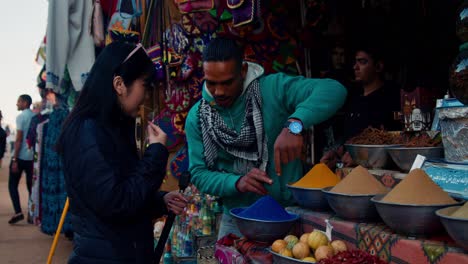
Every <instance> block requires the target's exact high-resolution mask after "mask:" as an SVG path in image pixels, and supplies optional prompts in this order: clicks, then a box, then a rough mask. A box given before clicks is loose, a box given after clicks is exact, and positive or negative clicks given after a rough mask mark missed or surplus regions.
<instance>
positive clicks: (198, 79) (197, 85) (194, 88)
mask: <svg viewBox="0 0 468 264" xmlns="http://www.w3.org/2000/svg"><path fill="white" fill-rule="evenodd" d="M188 85H189V92H190V95H191V97H192V99H193V101H194V102H198V100H200V99H201V96H202V89H203V72H202V71H195V73H194V74H193V75H192V78H190V79H189V80H188Z"/></svg>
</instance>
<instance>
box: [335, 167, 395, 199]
mask: <svg viewBox="0 0 468 264" xmlns="http://www.w3.org/2000/svg"><path fill="white" fill-rule="evenodd" d="M331 192H335V193H343V194H383V193H387V192H388V190H387V188H385V186H384V185H383V184H382V183H381V182H379V181H378V180H377V179H376V178H375V177H374V176H372V174H370V173H369V171H368V170H367V169H366V168H364V167H362V166H357V167H356V168H354V169H353V170H352V171H351V172H350V173H349V174H348V175H347V176H346V177H345V178H344V179H343V180H342V181H341V182H340V183H338V184H337V185H336V186H335V187H333V189H331Z"/></svg>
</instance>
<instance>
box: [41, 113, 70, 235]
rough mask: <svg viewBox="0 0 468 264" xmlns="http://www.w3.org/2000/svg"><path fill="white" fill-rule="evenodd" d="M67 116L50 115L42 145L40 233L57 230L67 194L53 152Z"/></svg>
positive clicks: (67, 229)
mask: <svg viewBox="0 0 468 264" xmlns="http://www.w3.org/2000/svg"><path fill="white" fill-rule="evenodd" d="M67 115H68V110H66V109H56V110H55V111H54V112H52V113H51V114H50V117H49V123H48V127H47V136H46V137H45V139H44V141H45V145H44V152H43V153H44V155H43V158H44V163H43V168H42V174H41V177H40V181H41V188H42V191H41V213H42V222H41V231H42V232H44V233H45V234H48V235H53V234H54V233H55V231H56V230H57V227H58V224H59V221H60V218H61V215H62V211H63V207H64V205H65V200H66V198H67V193H66V190H65V179H64V174H63V167H62V163H61V160H60V156H59V155H58V153H57V152H56V151H55V145H56V142H57V139H58V137H59V135H60V131H61V127H62V124H63V122H64V120H65V118H66V117H67ZM62 232H63V233H65V234H67V233H70V232H72V229H71V222H70V218H69V217H68V216H67V218H66V219H65V223H64V225H63V228H62Z"/></svg>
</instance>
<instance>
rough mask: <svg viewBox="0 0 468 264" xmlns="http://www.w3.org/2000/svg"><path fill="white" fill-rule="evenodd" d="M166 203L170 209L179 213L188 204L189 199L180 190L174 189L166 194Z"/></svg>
mask: <svg viewBox="0 0 468 264" xmlns="http://www.w3.org/2000/svg"><path fill="white" fill-rule="evenodd" d="M164 203H165V204H166V207H167V209H168V210H169V211H172V212H173V213H174V214H176V215H179V214H181V213H182V212H184V208H185V207H186V206H187V199H185V197H184V196H183V195H182V193H180V192H179V191H172V192H169V193H167V194H166V195H164Z"/></svg>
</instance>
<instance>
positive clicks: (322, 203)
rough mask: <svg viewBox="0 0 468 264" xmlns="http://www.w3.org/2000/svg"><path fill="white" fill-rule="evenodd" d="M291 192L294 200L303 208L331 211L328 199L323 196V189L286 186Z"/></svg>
mask: <svg viewBox="0 0 468 264" xmlns="http://www.w3.org/2000/svg"><path fill="white" fill-rule="evenodd" d="M286 186H287V187H288V188H289V190H290V191H291V193H292V195H293V197H294V200H295V201H296V202H297V203H298V204H299V205H300V206H301V207H303V208H308V209H312V210H317V211H325V210H328V209H329V206H328V202H327V199H326V198H325V195H324V194H323V192H322V190H323V188H302V187H296V186H292V185H286Z"/></svg>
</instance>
